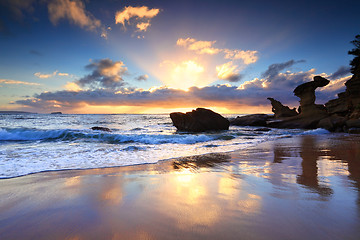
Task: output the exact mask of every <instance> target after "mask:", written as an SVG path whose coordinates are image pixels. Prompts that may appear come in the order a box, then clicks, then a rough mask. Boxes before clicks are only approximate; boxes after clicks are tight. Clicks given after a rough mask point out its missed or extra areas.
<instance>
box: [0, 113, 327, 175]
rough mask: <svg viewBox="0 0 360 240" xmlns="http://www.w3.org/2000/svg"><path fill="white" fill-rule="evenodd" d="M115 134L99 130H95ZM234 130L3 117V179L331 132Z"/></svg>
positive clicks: (137, 118)
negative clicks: (194, 131) (197, 130)
mask: <svg viewBox="0 0 360 240" xmlns="http://www.w3.org/2000/svg"><path fill="white" fill-rule="evenodd" d="M99 125H101V126H103V127H107V128H110V129H111V130H112V132H103V131H93V130H91V129H90V128H91V127H93V126H99ZM255 129H256V128H254V127H231V128H230V130H229V131H221V132H207V133H199V134H190V133H181V132H177V131H176V129H175V127H173V126H172V123H171V120H170V118H169V116H168V115H58V116H56V115H46V114H37V115H33V116H31V118H30V117H29V116H27V117H26V118H25V117H22V116H18V115H17V116H11V115H8V116H2V117H1V118H0V178H7V177H15V176H21V175H25V174H29V173H35V172H41V171H48V170H62V169H86V168H99V167H112V166H124V165H133V164H143V163H154V162H157V161H159V160H164V159H169V158H175V157H184V156H190V155H197V154H205V153H211V152H228V151H233V150H238V149H241V148H246V147H249V146H253V145H255V144H258V143H259V142H263V141H268V140H271V139H275V138H280V137H291V136H293V135H298V134H326V133H327V131H326V130H322V129H316V130H310V131H303V130H296V129H290V130H289V129H287V130H282V129H272V130H271V131H268V132H258V131H254V130H255Z"/></svg>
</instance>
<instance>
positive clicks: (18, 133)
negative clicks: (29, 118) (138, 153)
mask: <svg viewBox="0 0 360 240" xmlns="http://www.w3.org/2000/svg"><path fill="white" fill-rule="evenodd" d="M233 138H235V137H233V136H231V135H225V134H186V135H185V134H176V133H175V134H168V135H166V134H132V133H127V134H119V133H116V132H114V133H105V132H99V131H92V130H88V129H86V130H74V129H57V130H41V129H31V128H13V129H11V128H0V142H1V141H99V142H106V143H112V144H121V143H142V144H169V143H170V144H194V143H199V142H208V141H214V140H225V141H226V140H231V139H233Z"/></svg>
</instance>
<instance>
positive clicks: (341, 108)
mask: <svg viewBox="0 0 360 240" xmlns="http://www.w3.org/2000/svg"><path fill="white" fill-rule="evenodd" d="M345 86H346V90H345V92H342V93H339V94H338V98H336V99H333V100H330V101H328V102H327V103H325V106H326V108H327V110H328V112H329V114H331V115H333V114H336V115H339V116H343V117H346V118H350V119H356V118H359V117H360V65H359V66H358V67H357V68H356V69H355V72H354V75H353V76H352V77H351V78H350V79H349V80H348V81H347V82H346V83H345Z"/></svg>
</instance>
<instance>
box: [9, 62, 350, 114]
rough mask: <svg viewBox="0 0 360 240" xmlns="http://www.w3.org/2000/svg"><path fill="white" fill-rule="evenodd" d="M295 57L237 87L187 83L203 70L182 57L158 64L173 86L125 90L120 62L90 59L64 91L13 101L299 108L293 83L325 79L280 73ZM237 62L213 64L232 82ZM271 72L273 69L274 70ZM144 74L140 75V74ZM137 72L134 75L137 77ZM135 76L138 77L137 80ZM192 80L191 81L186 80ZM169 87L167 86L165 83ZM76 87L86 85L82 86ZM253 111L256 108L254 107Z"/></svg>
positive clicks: (334, 87) (327, 90) (338, 85)
mask: <svg viewBox="0 0 360 240" xmlns="http://www.w3.org/2000/svg"><path fill="white" fill-rule="evenodd" d="M294 62H295V61H288V62H285V63H283V64H273V65H271V66H269V68H268V70H269V69H270V71H268V74H266V75H265V74H264V76H265V78H254V79H252V80H250V81H246V82H244V83H243V84H241V85H240V86H239V87H236V86H231V85H229V84H223V85H215V86H205V87H191V86H194V85H189V84H188V83H187V75H191V77H194V75H195V76H196V74H199V75H197V76H198V77H201V76H202V75H201V74H202V73H203V72H204V68H203V67H202V66H201V65H200V64H198V63H197V62H195V61H184V62H181V63H180V64H176V63H174V62H171V61H165V62H163V67H171V69H172V73H173V74H174V76H180V77H179V78H174V79H173V80H176V82H175V83H174V84H179V87H178V88H176V89H174V88H172V87H168V86H162V87H158V88H152V89H149V90H144V89H136V88H125V87H124V86H123V85H124V82H123V79H122V76H123V75H125V74H127V69H126V67H125V66H124V64H123V63H122V62H121V61H117V62H113V61H111V60H109V59H102V60H98V61H94V62H92V63H91V64H89V65H87V66H86V68H87V69H88V70H91V71H92V73H91V74H89V75H87V76H85V77H83V78H81V79H80V80H77V81H75V82H70V83H67V84H66V86H65V87H66V90H64V91H57V92H43V93H40V94H36V95H34V96H33V97H31V98H28V99H24V100H18V101H16V102H15V103H16V104H20V105H24V106H27V107H31V108H37V109H51V108H59V107H60V108H66V109H67V110H69V111H71V109H76V108H80V107H84V106H126V107H132V106H137V107H139V106H141V107H144V108H152V107H153V108H169V109H170V108H185V107H186V108H190V107H191V108H195V107H199V106H209V107H221V108H227V109H228V110H232V111H234V112H244V111H246V110H244V109H248V108H249V106H250V107H252V109H253V110H255V109H268V110H267V111H268V112H270V111H271V106H270V103H269V101H268V100H267V97H273V98H275V99H277V100H279V101H281V102H282V103H283V104H285V105H288V106H290V107H294V106H299V102H298V101H299V98H298V97H295V96H294V94H293V90H294V88H295V87H296V86H298V85H300V84H302V83H305V82H309V81H311V80H313V77H314V76H315V75H321V76H323V77H328V76H329V75H327V74H325V73H321V74H316V70H315V69H310V70H308V71H299V72H291V71H286V72H280V71H281V70H284V69H285V68H286V67H289V66H292V64H294ZM236 69H237V66H236V65H235V64H234V63H233V62H231V61H230V62H228V63H226V64H223V65H220V66H219V71H218V73H221V74H220V75H221V76H223V78H226V80H228V81H231V80H232V81H234V80H237V79H236V77H232V75H231V73H233V74H234V76H236V74H237V72H236ZM276 72H277V73H276ZM142 76H143V77H144V78H146V77H145V75H142ZM142 76H139V77H138V78H142ZM348 79H349V78H348V77H344V78H339V79H335V80H333V81H331V82H330V84H329V85H328V86H326V87H323V88H319V89H318V91H316V96H317V100H316V102H317V103H325V102H327V101H328V100H330V99H334V98H335V96H336V94H337V93H339V90H341V89H343V88H344V82H345V81H346V80H348ZM138 80H140V79H138ZM193 82H194V79H191V83H193ZM171 86H172V85H171ZM82 87H88V88H87V89H82ZM258 111H259V110H258Z"/></svg>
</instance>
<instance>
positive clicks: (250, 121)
mask: <svg viewBox="0 0 360 240" xmlns="http://www.w3.org/2000/svg"><path fill="white" fill-rule="evenodd" d="M270 118H271V117H270V116H269V115H267V114H251V115H246V116H242V117H237V118H235V119H233V120H232V121H231V122H230V124H231V125H236V126H257V127H266V126H267V123H266V122H267V121H268V120H269V119H270Z"/></svg>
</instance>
